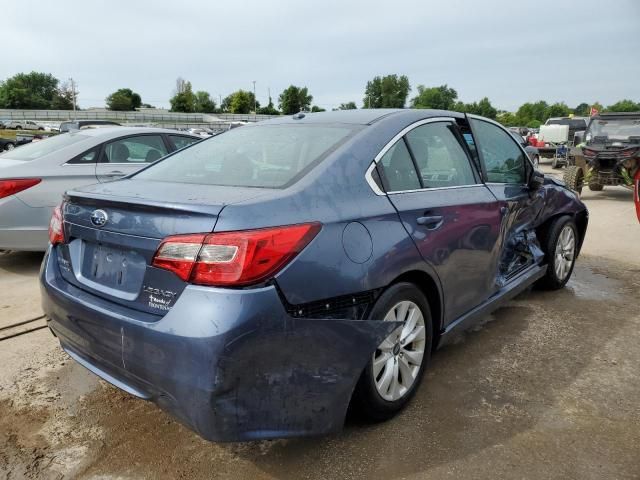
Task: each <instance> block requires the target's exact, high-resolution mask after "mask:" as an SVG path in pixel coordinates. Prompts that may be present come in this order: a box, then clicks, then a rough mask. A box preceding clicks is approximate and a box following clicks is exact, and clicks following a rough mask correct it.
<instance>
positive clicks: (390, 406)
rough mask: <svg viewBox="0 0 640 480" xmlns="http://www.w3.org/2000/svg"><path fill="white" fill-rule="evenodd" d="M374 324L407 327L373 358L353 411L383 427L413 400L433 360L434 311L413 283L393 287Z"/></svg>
mask: <svg viewBox="0 0 640 480" xmlns="http://www.w3.org/2000/svg"><path fill="white" fill-rule="evenodd" d="M369 318H370V319H372V320H377V319H382V320H383V321H402V322H404V325H403V326H402V327H399V328H398V329H396V330H395V331H394V332H393V333H392V334H391V335H389V336H388V337H387V338H386V339H385V340H384V341H383V342H382V343H381V344H380V345H379V346H378V348H377V349H376V351H375V352H374V353H373V355H372V357H371V360H369V363H368V364H367V366H366V367H365V369H364V371H363V372H362V375H361V376H360V379H359V380H358V383H357V385H356V388H355V391H354V394H353V399H352V404H351V410H352V411H353V412H354V413H355V414H357V415H360V416H361V417H363V418H365V419H367V420H372V421H382V420H386V419H388V418H391V417H393V416H394V415H395V414H396V413H398V412H399V411H400V410H402V409H403V408H404V407H405V406H406V405H407V403H409V401H410V400H411V398H412V397H413V395H414V394H415V392H416V389H417V388H418V385H420V381H421V380H422V375H423V372H424V369H425V368H426V366H427V364H428V362H429V358H430V356H431V347H432V344H433V327H432V320H431V309H430V307H429V303H428V301H427V299H426V298H425V296H424V294H423V293H422V292H421V291H420V290H419V289H418V288H417V287H416V286H415V285H414V284H412V283H405V282H402V283H397V284H394V285H392V286H391V287H389V288H388V289H387V290H386V291H385V292H384V293H383V294H382V295H381V296H380V298H379V299H378V300H377V301H376V303H375V305H374V307H373V309H372V310H371V313H370V315H369Z"/></svg>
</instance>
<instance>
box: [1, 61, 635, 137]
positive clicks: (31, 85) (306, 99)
mask: <svg viewBox="0 0 640 480" xmlns="http://www.w3.org/2000/svg"><path fill="white" fill-rule="evenodd" d="M410 91H411V85H410V83H409V79H408V78H407V76H406V75H397V74H393V75H384V76H376V77H374V78H373V79H371V80H369V81H368V82H367V84H366V86H365V90H364V97H363V98H362V106H363V107H362V108H404V107H405V106H406V105H407V104H408V105H409V106H410V107H411V108H433V109H440V110H453V111H458V112H464V113H474V114H477V115H482V116H484V117H488V118H492V119H495V120H497V121H498V122H500V123H502V124H503V125H506V126H525V127H533V128H535V127H538V126H540V125H541V124H543V123H544V122H545V121H546V120H547V119H548V118H550V117H565V116H569V115H576V116H588V115H589V114H590V112H591V109H592V108H595V109H597V110H598V111H600V112H606V111H612V112H613V111H615V112H632V111H640V103H636V102H634V101H633V100H628V99H625V100H620V101H618V102H616V103H614V104H612V105H608V106H606V107H605V106H603V105H601V104H600V103H599V102H592V103H586V102H583V103H580V104H579V105H577V106H576V107H573V108H571V107H569V106H568V105H567V104H566V103H564V102H556V103H552V104H549V103H547V102H546V101H544V100H539V101H537V102H527V103H524V104H522V105H521V106H520V107H518V109H517V110H516V111H515V112H508V111H505V110H499V109H497V108H496V107H494V106H493V105H492V103H491V101H490V100H489V98H488V97H484V98H481V99H480V100H478V101H475V102H471V103H465V102H462V101H460V100H459V99H458V92H457V91H456V90H455V89H454V88H452V87H449V86H448V85H446V84H445V85H440V86H433V87H427V86H425V85H422V84H420V85H418V86H417V87H416V94H415V96H413V97H412V98H410V99H409V92H410ZM77 93H78V92H75V94H76V96H77ZM277 101H278V104H277V107H276V105H275V104H274V101H273V99H272V98H271V96H269V101H268V103H267V105H265V106H262V105H260V102H259V101H257V99H256V98H255V95H254V93H253V92H251V91H248V90H243V89H240V90H237V91H235V92H233V93H231V94H229V95H227V96H226V97H224V99H221V102H219V103H220V104H219V105H218V104H217V103H216V101H215V99H214V98H213V97H212V96H211V94H210V93H209V92H207V91H205V90H196V91H194V89H193V87H192V85H191V82H189V81H187V80H185V79H183V78H180V77H179V78H178V79H177V80H176V86H175V89H174V91H173V96H172V97H171V99H170V101H169V103H170V104H171V111H173V112H185V113H239V114H248V113H251V112H256V113H258V114H268V115H280V114H284V115H290V114H294V113H298V112H300V111H312V112H322V111H324V109H323V108H321V107H319V106H317V105H313V95H311V94H310V93H309V90H308V88H307V87H306V86H305V87H300V86H296V85H290V86H289V87H287V88H286V89H284V90H283V91H282V93H280V95H279V96H278V98H277ZM105 103H106V105H107V108H109V109H110V110H116V111H132V110H135V109H138V108H142V107H147V108H153V106H152V105H149V104H147V103H143V101H142V97H141V95H140V94H138V93H136V92H134V91H132V90H131V89H130V88H120V89H118V90H116V91H115V92H113V93H112V94H110V95H109V96H108V97H107V98H106V99H105ZM0 108H16V109H52V110H71V109H72V108H73V91H72V90H71V88H70V85H69V84H68V83H67V82H61V81H60V80H58V79H57V78H55V77H54V76H53V75H51V74H47V73H39V72H31V73H19V74H17V75H14V76H13V77H11V78H8V79H6V80H4V81H2V82H0ZM357 108H358V106H357V104H356V102H355V101H353V100H352V101H348V102H345V103H341V104H340V105H339V106H338V107H337V108H335V109H334V110H354V109H357Z"/></svg>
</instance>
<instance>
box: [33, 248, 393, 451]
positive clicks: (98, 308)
mask: <svg viewBox="0 0 640 480" xmlns="http://www.w3.org/2000/svg"><path fill="white" fill-rule="evenodd" d="M55 259H56V253H55V250H54V251H53V252H51V251H50V252H49V253H47V255H46V256H45V259H44V262H43V267H42V271H41V289H42V298H43V309H44V311H45V314H46V315H47V317H48V318H49V326H50V328H51V329H52V330H53V332H54V333H55V334H56V335H57V337H58V338H59V340H60V343H61V345H62V347H63V348H64V349H65V350H66V351H67V352H68V353H69V354H70V355H71V356H72V357H73V358H75V359H76V360H77V361H79V362H80V363H81V364H83V365H84V366H85V367H87V368H89V369H90V370H91V371H93V372H94V373H95V374H97V375H99V376H101V377H102V378H104V379H105V380H107V381H109V382H110V383H112V384H114V385H116V386H118V387H119V388H121V389H123V390H125V391H128V392H129V393H131V394H133V395H136V396H138V397H141V398H145V399H148V400H152V401H153V402H155V403H156V404H158V405H159V406H160V407H161V408H163V409H164V410H166V411H168V412H169V413H171V414H173V415H174V416H175V417H177V418H178V419H179V420H180V421H181V422H183V423H184V424H186V425H187V426H189V427H190V428H192V429H193V430H195V431H196V432H197V433H198V434H200V435H201V436H202V437H204V438H205V439H208V440H216V441H239V440H252V439H262V438H276V437H291V436H308V435H319V434H326V433H330V432H335V431H338V430H340V429H341V427H342V425H343V422H344V417H345V414H346V410H347V407H348V404H349V401H350V398H351V394H352V392H353V389H354V387H355V384H356V382H357V380H358V378H359V376H360V374H361V372H362V370H363V369H364V367H365V365H366V363H367V362H368V361H369V359H370V358H371V354H372V353H373V352H374V350H375V348H376V347H377V346H378V345H379V344H380V342H381V341H382V340H383V339H384V338H385V337H387V336H388V335H389V334H390V333H391V332H392V331H393V330H394V329H396V328H397V327H398V324H397V323H395V322H381V321H369V320H345V319H337V320H336V319H315V318H313V319H311V318H293V317H291V316H290V315H289V314H288V313H287V311H286V310H285V307H284V306H283V304H282V302H281V300H280V298H279V296H278V293H277V291H276V289H275V287H273V286H268V287H264V288H257V289H249V290H229V289H215V288H206V287H198V286H189V287H187V288H186V289H185V291H184V292H183V293H182V295H181V296H180V298H179V299H178V300H177V301H176V303H175V305H174V306H173V308H172V309H171V310H170V311H169V312H168V313H167V314H166V315H164V316H163V317H159V316H154V315H150V314H144V313H141V312H137V311H133V310H131V309H127V308H125V307H121V306H118V305H115V304H113V303H111V302H107V301H105V300H103V299H101V298H99V297H96V296H94V295H92V294H89V293H87V292H84V291H83V290H80V289H78V288H76V287H74V286H73V285H71V284H69V283H68V282H66V281H65V280H63V279H62V277H61V275H60V272H59V269H58V265H57V261H56V260H55Z"/></svg>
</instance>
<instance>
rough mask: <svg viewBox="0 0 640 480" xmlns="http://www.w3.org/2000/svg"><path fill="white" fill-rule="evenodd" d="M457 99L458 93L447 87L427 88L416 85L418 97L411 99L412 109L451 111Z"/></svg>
mask: <svg viewBox="0 0 640 480" xmlns="http://www.w3.org/2000/svg"><path fill="white" fill-rule="evenodd" d="M457 99H458V92H456V91H455V90H454V89H453V88H449V87H448V86H447V85H440V86H439V87H431V88H427V87H425V86H424V85H418V95H417V96H415V97H414V98H412V99H411V106H412V107H413V108H435V109H439V110H453V109H454V108H455V106H456V100H457Z"/></svg>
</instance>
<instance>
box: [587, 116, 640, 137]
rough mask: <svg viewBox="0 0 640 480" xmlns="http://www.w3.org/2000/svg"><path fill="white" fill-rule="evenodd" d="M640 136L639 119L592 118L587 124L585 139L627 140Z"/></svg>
mask: <svg viewBox="0 0 640 480" xmlns="http://www.w3.org/2000/svg"><path fill="white" fill-rule="evenodd" d="M638 136H640V119H637V118H636V119H631V118H629V119H612V120H603V119H594V120H593V121H592V122H591V124H590V125H589V131H588V132H587V140H594V139H595V138H596V137H600V138H602V139H603V140H628V139H629V137H638Z"/></svg>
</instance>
